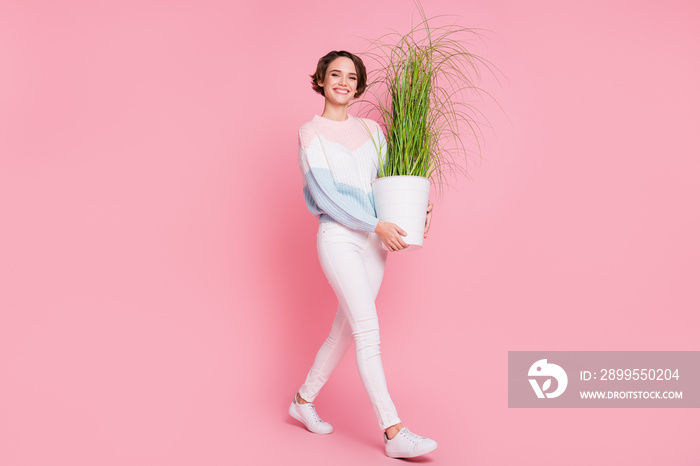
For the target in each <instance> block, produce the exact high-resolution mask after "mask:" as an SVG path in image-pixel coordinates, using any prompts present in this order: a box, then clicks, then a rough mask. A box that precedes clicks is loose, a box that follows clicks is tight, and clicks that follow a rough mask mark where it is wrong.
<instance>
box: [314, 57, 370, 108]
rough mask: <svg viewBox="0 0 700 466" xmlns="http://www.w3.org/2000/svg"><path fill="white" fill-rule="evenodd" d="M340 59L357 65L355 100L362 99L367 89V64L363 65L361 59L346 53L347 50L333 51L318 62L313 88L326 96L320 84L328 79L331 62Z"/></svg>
mask: <svg viewBox="0 0 700 466" xmlns="http://www.w3.org/2000/svg"><path fill="white" fill-rule="evenodd" d="M338 57H345V58H349V59H350V60H352V62H353V63H354V64H355V70H356V71H357V90H356V91H355V98H357V97H360V96H361V95H362V93H363V92H365V88H366V87H367V70H366V69H365V64H364V63H362V59H361V58H360V57H358V56H357V55H355V54H352V53H350V52H346V51H345V50H333V51H332V52H328V53H327V54H326V55H324V56H323V57H321V58H320V59H319V60H318V64H317V65H316V72H315V73H314V74H312V75H311V87H312V88H313V90H314V91H316V92H318V93H319V94H321V95H322V96H325V95H326V94H325V93H324V92H323V87H321V86H319V85H318V83H319V82H323V81H324V80H325V79H326V71H327V70H328V65H330V64H331V62H332V61H333V60H335V59H336V58H338Z"/></svg>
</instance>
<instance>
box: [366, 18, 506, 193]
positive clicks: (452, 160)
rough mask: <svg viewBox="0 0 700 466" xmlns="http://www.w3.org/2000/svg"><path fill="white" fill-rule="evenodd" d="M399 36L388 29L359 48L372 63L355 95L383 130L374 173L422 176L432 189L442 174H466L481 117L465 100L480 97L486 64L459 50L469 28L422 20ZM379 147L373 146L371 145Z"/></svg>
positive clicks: (441, 180) (477, 142)
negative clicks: (365, 93) (382, 155)
mask: <svg viewBox="0 0 700 466" xmlns="http://www.w3.org/2000/svg"><path fill="white" fill-rule="evenodd" d="M417 5H418V8H419V10H420V13H421V18H422V21H421V22H420V23H419V24H418V25H417V26H415V27H413V28H412V29H411V30H410V31H409V32H408V33H407V34H403V35H402V34H400V33H397V32H392V33H389V34H386V35H384V36H382V37H380V38H379V39H377V40H373V41H370V47H369V49H368V50H367V51H365V52H364V55H365V56H367V57H368V58H369V59H370V60H371V61H373V62H374V65H376V66H373V67H371V68H372V69H373V71H371V72H370V73H369V86H368V90H369V94H370V95H371V96H373V97H374V98H373V99H372V100H363V101H360V102H362V103H367V104H369V105H370V110H369V111H368V112H367V113H368V114H369V113H370V112H372V110H376V111H378V113H379V118H378V120H379V121H380V123H381V124H382V126H383V128H384V132H385V134H386V136H387V138H386V139H387V148H386V149H387V155H386V159H385V160H383V161H382V162H383V163H380V168H379V176H380V177H385V176H396V175H413V176H422V177H426V178H430V179H431V180H432V181H433V182H434V183H435V184H436V185H437V188H438V191H440V190H441V189H442V187H443V185H444V184H446V182H447V180H446V175H447V174H448V173H460V174H463V175H465V176H468V173H467V162H468V158H469V157H468V155H469V153H471V152H473V151H470V150H468V149H467V147H468V144H465V141H467V139H468V140H470V141H473V142H474V143H475V145H476V151H475V152H476V154H478V155H479V156H480V155H481V143H480V138H481V135H482V134H481V131H480V128H479V125H480V124H481V123H488V121H487V120H486V118H484V117H483V114H482V113H481V112H480V111H479V110H478V109H477V107H476V106H475V104H474V103H473V101H474V99H475V98H479V99H482V100H483V95H488V93H486V92H485V91H484V90H483V89H481V88H480V87H479V83H480V82H481V74H480V68H485V69H486V70H488V71H490V72H492V73H493V71H492V69H493V66H492V65H491V64H490V63H489V62H487V61H486V60H485V59H484V58H482V57H480V56H478V55H475V54H474V53H472V52H470V51H469V50H468V49H467V42H466V41H465V40H464V39H463V38H464V37H465V36H467V35H468V36H469V37H476V38H480V36H479V34H478V32H477V31H476V30H475V29H470V28H464V27H460V26H456V25H446V26H439V27H432V26H431V25H430V22H431V21H434V20H435V19H436V17H433V18H426V17H425V13H424V12H423V10H422V8H421V6H420V4H417ZM378 149H379V148H378Z"/></svg>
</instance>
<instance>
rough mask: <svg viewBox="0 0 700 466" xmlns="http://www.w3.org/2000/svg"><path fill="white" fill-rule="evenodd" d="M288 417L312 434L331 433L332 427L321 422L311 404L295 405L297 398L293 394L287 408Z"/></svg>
mask: <svg viewBox="0 0 700 466" xmlns="http://www.w3.org/2000/svg"><path fill="white" fill-rule="evenodd" d="M289 415H290V416H292V417H293V418H294V419H296V420H297V421H299V422H301V423H302V424H304V425H305V426H306V428H307V429H309V430H310V431H311V432H313V433H314V434H330V433H331V432H333V426H331V425H330V424H328V423H327V422H323V421H322V420H321V418H320V417H318V413H317V412H316V407H315V406H314V404H313V403H304V404H301V403H297V396H296V394H294V400H292V404H291V405H290V406H289Z"/></svg>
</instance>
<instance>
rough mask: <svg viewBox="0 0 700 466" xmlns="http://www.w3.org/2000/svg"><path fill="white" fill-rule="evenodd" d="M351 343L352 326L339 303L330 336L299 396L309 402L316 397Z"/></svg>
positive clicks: (321, 349) (317, 355)
mask: <svg viewBox="0 0 700 466" xmlns="http://www.w3.org/2000/svg"><path fill="white" fill-rule="evenodd" d="M351 343H352V334H351V333H350V326H349V325H348V322H347V319H346V318H345V312H343V310H342V309H341V307H340V305H339V306H338V310H337V311H336V313H335V319H334V320H333V325H332V326H331V331H330V333H329V334H328V338H326V341H324V342H323V344H322V345H321V348H320V349H319V350H318V353H316V358H315V359H314V363H313V365H312V366H311V370H309V373H308V374H307V376H306V381H304V384H303V385H302V386H301V388H300V389H299V396H301V397H302V398H303V399H304V400H305V401H309V402H311V401H314V400H315V399H316V397H317V396H318V393H319V391H321V388H322V387H323V385H324V384H325V383H326V382H327V381H328V377H330V375H331V373H333V370H334V369H335V368H336V367H337V366H338V363H339V362H340V360H341V359H342V358H343V355H344V354H345V352H346V351H347V349H348V347H349V346H350V344H351Z"/></svg>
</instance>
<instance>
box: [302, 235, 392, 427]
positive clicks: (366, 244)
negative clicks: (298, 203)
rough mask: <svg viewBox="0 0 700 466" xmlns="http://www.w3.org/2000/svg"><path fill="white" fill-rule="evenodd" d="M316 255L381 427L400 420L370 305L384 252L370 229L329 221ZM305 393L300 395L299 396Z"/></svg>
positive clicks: (382, 264)
mask: <svg viewBox="0 0 700 466" xmlns="http://www.w3.org/2000/svg"><path fill="white" fill-rule="evenodd" d="M318 252H319V259H320V262H321V267H322V268H323V271H324V273H325V274H326V277H327V278H328V281H329V282H330V284H331V287H332V288H333V290H334V291H335V294H336V296H337V297H338V301H339V303H340V306H339V307H340V309H341V310H343V311H344V312H345V318H346V319H347V324H346V326H349V327H350V329H351V332H352V337H353V339H354V341H355V353H356V360H357V368H358V370H359V372H360V378H361V379H362V383H363V385H364V387H365V390H366V391H367V394H368V395H369V398H370V401H371V402H372V407H373V408H374V412H375V414H376V416H377V420H378V422H379V425H380V426H381V428H382V429H386V428H388V427H389V426H392V425H395V424H398V423H400V422H401V421H400V419H399V417H398V414H397V413H396V408H395V407H394V403H393V402H392V401H391V397H390V396H389V391H388V389H387V385H386V379H385V377H384V368H383V366H382V361H381V356H380V355H381V351H380V348H379V342H380V341H379V320H378V318H377V310H376V307H375V304H374V301H375V298H376V296H377V293H378V291H379V287H380V285H381V280H382V277H383V275H384V266H385V263H386V252H385V251H383V250H382V249H381V242H380V241H379V238H378V237H377V235H375V234H373V233H366V232H359V231H356V230H350V229H347V228H345V227H343V226H341V225H337V224H334V225H331V226H328V227H327V228H325V229H321V230H320V231H319V242H318ZM302 397H303V395H302Z"/></svg>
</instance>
